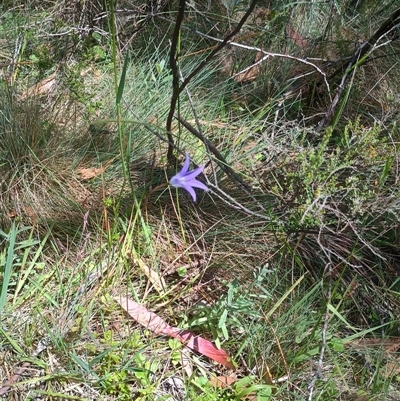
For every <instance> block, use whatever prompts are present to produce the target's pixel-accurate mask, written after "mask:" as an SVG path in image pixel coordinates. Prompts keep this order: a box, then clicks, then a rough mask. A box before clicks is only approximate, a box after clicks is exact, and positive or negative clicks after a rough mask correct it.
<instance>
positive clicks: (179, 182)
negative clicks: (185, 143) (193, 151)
mask: <svg viewBox="0 0 400 401" xmlns="http://www.w3.org/2000/svg"><path fill="white" fill-rule="evenodd" d="M189 164H190V157H189V155H188V154H187V153H186V159H185V164H184V165H183V168H182V170H181V171H180V172H179V173H178V174H175V175H174V176H173V177H172V178H171V179H170V180H169V183H170V184H171V185H172V186H173V187H175V188H183V189H186V191H188V192H189V193H190V195H191V196H192V198H193V200H194V201H195V202H196V192H195V191H194V189H193V188H200V189H203V190H204V191H208V190H209V189H208V187H207V186H206V185H205V184H203V183H202V182H200V181H197V180H196V177H197V176H198V175H199V174H201V173H202V172H203V170H204V166H200V167H197V168H196V169H194V170H193V171H188V170H189Z"/></svg>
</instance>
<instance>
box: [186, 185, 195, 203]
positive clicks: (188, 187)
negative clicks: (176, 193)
mask: <svg viewBox="0 0 400 401" xmlns="http://www.w3.org/2000/svg"><path fill="white" fill-rule="evenodd" d="M183 188H185V189H186V191H188V192H189V193H190V195H191V197H192V198H193V202H196V192H195V191H194V189H193V188H192V187H191V186H190V185H186V186H184V187H183Z"/></svg>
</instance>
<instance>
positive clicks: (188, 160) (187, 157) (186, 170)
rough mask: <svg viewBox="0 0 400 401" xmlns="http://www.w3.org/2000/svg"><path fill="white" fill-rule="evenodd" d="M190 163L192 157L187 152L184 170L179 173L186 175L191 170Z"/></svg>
mask: <svg viewBox="0 0 400 401" xmlns="http://www.w3.org/2000/svg"><path fill="white" fill-rule="evenodd" d="M189 164H190V157H189V155H188V154H187V153H186V154H185V163H183V167H182V170H181V171H180V172H179V174H182V175H185V174H186V173H187V172H188V170H189Z"/></svg>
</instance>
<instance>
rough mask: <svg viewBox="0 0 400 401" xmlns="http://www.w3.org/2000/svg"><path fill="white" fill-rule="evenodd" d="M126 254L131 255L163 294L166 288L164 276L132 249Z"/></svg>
mask: <svg viewBox="0 0 400 401" xmlns="http://www.w3.org/2000/svg"><path fill="white" fill-rule="evenodd" d="M126 256H127V257H130V258H131V259H132V260H133V261H134V262H135V263H136V264H137V265H138V266H139V267H140V269H141V270H142V271H143V272H144V273H145V274H146V276H147V277H148V279H149V280H150V282H151V284H153V286H154V288H155V289H156V291H157V292H158V293H159V294H163V293H164V289H165V288H166V284H165V280H164V278H163V277H162V276H161V275H160V274H159V273H157V272H156V271H155V270H153V269H152V268H151V267H149V266H147V265H146V263H144V262H143V261H142V260H141V259H140V258H138V257H136V256H135V255H134V254H133V252H132V251H131V250H128V251H127V252H126Z"/></svg>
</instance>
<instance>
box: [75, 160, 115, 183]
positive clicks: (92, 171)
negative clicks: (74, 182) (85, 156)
mask: <svg viewBox="0 0 400 401" xmlns="http://www.w3.org/2000/svg"><path fill="white" fill-rule="evenodd" d="M114 160H115V157H114V158H112V159H111V160H109V161H108V162H107V163H106V164H105V165H104V166H101V167H100V168H94V167H92V168H81V169H79V170H78V174H80V176H81V178H82V179H83V180H90V179H91V178H94V177H97V176H98V175H101V174H103V173H104V172H105V171H106V168H107V167H108V166H109V165H110V164H111V163H112V162H113V161H114Z"/></svg>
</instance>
